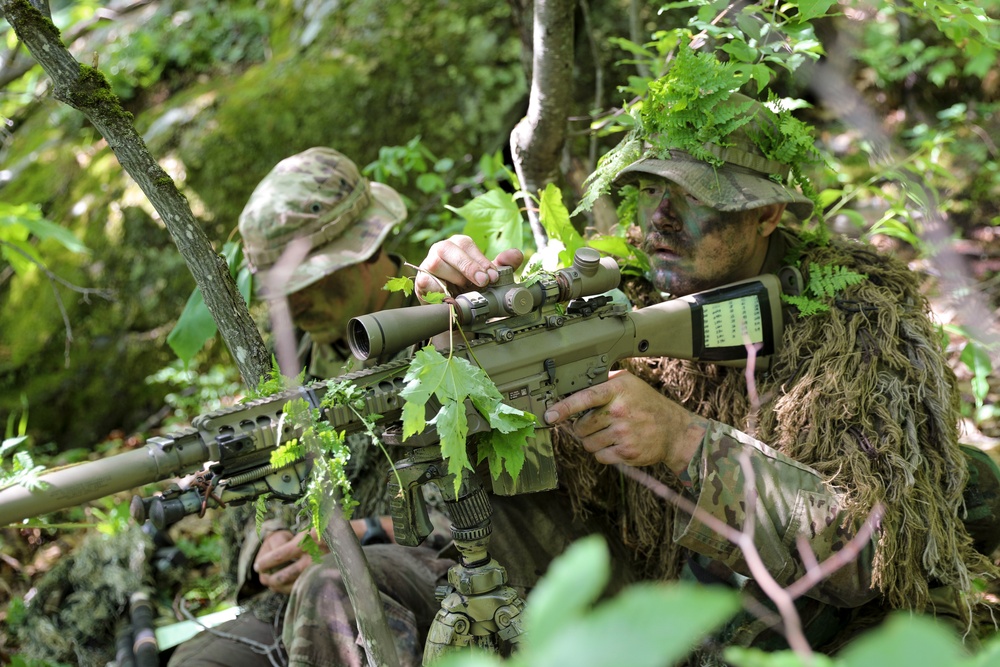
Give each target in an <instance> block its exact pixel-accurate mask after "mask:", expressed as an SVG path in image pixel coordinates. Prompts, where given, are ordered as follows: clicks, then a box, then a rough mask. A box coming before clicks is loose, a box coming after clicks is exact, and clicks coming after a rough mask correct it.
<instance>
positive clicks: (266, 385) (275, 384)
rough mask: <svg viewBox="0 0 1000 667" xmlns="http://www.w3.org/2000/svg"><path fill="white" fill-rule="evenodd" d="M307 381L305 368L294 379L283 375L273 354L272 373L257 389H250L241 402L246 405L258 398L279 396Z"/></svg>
mask: <svg viewBox="0 0 1000 667" xmlns="http://www.w3.org/2000/svg"><path fill="white" fill-rule="evenodd" d="M305 379H306V370H305V369H304V368H303V369H302V370H301V371H300V372H299V374H298V375H297V376H296V377H294V378H290V377H286V376H285V375H282V373H281V369H280V368H279V367H278V360H277V359H276V358H275V356H274V355H273V354H272V355H271V372H270V373H269V374H268V375H266V376H264V377H262V378H261V379H260V382H259V383H258V384H257V386H256V387H252V388H250V389H249V390H248V391H247V394H246V396H245V397H244V398H243V400H242V401H240V402H241V403H246V402H248V401H252V400H254V399H257V398H265V397H267V396H273V395H275V394H279V393H281V392H283V391H285V390H286V389H289V388H291V387H299V386H301V385H302V384H303V383H304V382H305Z"/></svg>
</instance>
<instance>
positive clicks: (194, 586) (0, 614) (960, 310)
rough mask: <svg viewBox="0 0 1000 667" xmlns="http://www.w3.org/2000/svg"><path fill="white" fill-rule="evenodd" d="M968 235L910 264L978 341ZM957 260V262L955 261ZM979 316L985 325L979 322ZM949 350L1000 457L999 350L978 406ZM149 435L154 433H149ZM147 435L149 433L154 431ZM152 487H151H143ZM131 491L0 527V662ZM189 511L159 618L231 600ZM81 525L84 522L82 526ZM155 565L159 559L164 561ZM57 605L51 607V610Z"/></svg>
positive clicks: (984, 279)
mask: <svg viewBox="0 0 1000 667" xmlns="http://www.w3.org/2000/svg"><path fill="white" fill-rule="evenodd" d="M969 236H970V240H966V241H961V242H958V243H956V244H954V247H955V249H956V250H957V252H958V257H959V259H960V261H959V262H958V263H957V264H951V265H950V266H951V269H941V268H939V267H936V266H930V265H926V264H921V263H918V262H916V261H913V265H914V267H915V268H918V269H920V270H923V271H924V272H926V273H927V274H928V275H930V276H932V277H933V280H932V282H931V284H930V285H931V286H930V288H929V290H928V294H929V296H930V298H931V305H932V310H933V312H934V314H935V317H936V318H937V319H938V321H939V322H940V323H941V324H942V325H946V330H947V329H948V326H949V325H959V324H965V325H966V327H967V328H973V329H976V326H977V325H978V327H979V328H978V329H976V331H977V334H976V335H977V336H982V339H983V340H984V341H988V340H992V341H1000V323H998V313H997V304H1000V231H998V230H996V229H994V228H983V229H980V230H976V231H975V232H974V233H971V234H969ZM875 241H876V244H877V245H880V246H881V247H882V248H883V249H884V250H887V251H889V252H892V253H894V254H897V255H901V256H903V257H904V258H908V256H909V255H910V254H911V253H909V252H908V251H907V250H906V248H904V247H902V246H900V245H899V244H898V243H896V242H894V241H892V240H891V239H876V240H875ZM956 267H957V268H956ZM962 272H964V273H966V274H967V276H968V278H969V279H970V280H971V281H972V284H974V285H975V288H974V289H972V290H968V291H966V292H963V294H962V296H961V298H955V297H953V296H952V297H941V296H939V295H938V292H939V291H940V290H938V289H936V288H935V287H934V285H935V284H941V285H943V284H946V283H948V282H949V281H952V280H954V279H955V278H956V277H958V274H959V273H962ZM984 323H985V326H983V325H984ZM949 340H950V343H949V345H948V348H947V350H948V357H949V360H950V362H951V365H952V367H953V369H954V371H955V374H956V376H957V378H958V380H959V385H960V387H961V392H962V396H963V411H964V413H965V416H964V419H963V424H962V429H963V431H962V432H963V437H962V439H963V441H964V442H966V443H968V444H972V445H976V446H978V447H979V448H981V449H983V450H984V451H987V452H989V453H990V454H991V455H992V456H993V458H994V460H997V461H998V463H1000V354H998V353H997V352H996V351H994V352H993V353H992V354H991V355H990V356H991V357H992V361H993V368H992V370H991V371H990V374H989V376H988V381H989V388H990V389H989V392H988V393H987V394H986V395H985V396H983V397H982V407H980V408H978V410H977V408H976V401H975V398H974V392H973V381H974V374H973V372H972V371H971V369H970V368H969V366H968V364H967V363H966V362H965V361H963V355H962V351H963V349H964V346H965V345H966V344H967V342H968V339H967V338H964V337H962V336H959V335H957V334H955V333H954V332H953V331H952V332H951V333H949ZM153 434H155V433H153ZM153 434H150V435H153ZM142 442H143V438H142V437H140V436H138V435H127V434H124V433H120V432H116V433H111V434H109V435H108V439H107V443H106V444H105V446H106V447H107V451H106V452H105V455H111V454H114V453H117V452H119V451H125V450H127V449H131V448H134V447H137V446H141V444H142ZM149 490H155V489H147V491H149ZM131 495H132V494H131V492H129V493H123V494H118V495H117V496H115V497H113V498H111V499H104V500H102V501H95V502H94V503H89V504H88V505H87V507H86V508H84V509H83V510H82V511H80V510H77V511H75V512H72V513H56V514H54V515H52V516H51V517H48V519H47V520H48V521H49V522H50V523H54V524H56V523H57V524H59V525H62V524H64V523H65V522H69V523H72V524H75V527H70V528H40V527H31V528H14V527H7V528H0V547H2V548H0V602H2V607H0V621H3V623H2V625H0V664H10V663H11V660H12V657H13V656H15V655H17V654H18V653H19V652H20V650H21V649H22V646H21V645H20V640H19V638H18V636H17V635H16V633H15V632H14V630H13V628H14V627H16V625H17V622H18V620H19V618H17V617H19V614H20V613H21V612H20V601H21V600H30V599H31V598H32V596H33V595H34V594H35V593H36V592H37V590H38V585H39V582H41V581H44V578H45V577H46V575H47V573H50V572H51V571H52V570H53V568H54V567H56V566H57V564H59V563H60V562H62V561H65V560H66V558H67V557H72V556H73V554H75V553H76V552H77V551H78V549H79V548H80V545H81V543H82V542H83V541H84V540H85V539H86V538H87V536H88V535H92V534H93V533H95V532H100V531H104V532H107V531H108V530H114V529H113V528H110V527H109V526H111V525H113V524H114V523H115V522H116V521H117V522H118V523H119V525H120V523H121V522H122V521H126V522H127V521H128V518H127V507H128V503H129V501H130V500H131ZM206 519H207V520H205V519H198V518H197V517H188V518H186V519H184V520H183V521H181V522H180V523H179V524H177V525H175V526H174V527H173V528H171V530H170V539H171V541H172V542H173V543H174V544H176V545H177V546H178V547H180V551H181V552H182V554H183V555H180V556H177V555H176V553H175V554H174V555H175V557H176V558H177V559H178V562H179V563H183V565H181V566H180V568H181V571H178V572H174V573H173V574H172V575H171V576H169V577H162V578H161V577H158V578H157V582H158V585H159V584H160V583H163V586H164V590H160V591H158V593H159V607H160V609H159V612H160V618H159V619H158V621H157V622H158V623H159V624H163V623H169V622H171V621H173V620H178V621H179V620H184V618H185V615H184V613H183V612H181V611H180V607H181V606H184V607H186V608H188V609H189V611H190V612H191V613H195V614H200V613H205V612H206V611H211V610H214V609H217V608H218V604H219V603H220V602H221V603H222V604H226V603H227V602H231V601H232V595H231V590H230V589H228V588H227V587H226V585H225V577H224V576H223V574H222V573H221V572H220V569H219V566H218V560H219V553H220V550H219V544H218V536H217V535H214V533H213V527H214V524H215V522H214V521H213V520H211V517H206ZM81 526H82V527H81ZM160 565H163V564H162V563H161V564H160ZM54 611H55V610H53V613H54Z"/></svg>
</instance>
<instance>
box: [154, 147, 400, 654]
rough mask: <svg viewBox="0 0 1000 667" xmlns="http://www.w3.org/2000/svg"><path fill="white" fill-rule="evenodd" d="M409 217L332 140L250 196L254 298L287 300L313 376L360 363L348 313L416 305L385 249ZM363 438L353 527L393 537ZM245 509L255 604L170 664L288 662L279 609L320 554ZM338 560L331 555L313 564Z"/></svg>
mask: <svg viewBox="0 0 1000 667" xmlns="http://www.w3.org/2000/svg"><path fill="white" fill-rule="evenodd" d="M405 217H406V208H405V206H404V205H403V201H402V199H401V198H400V196H399V194H398V193H396V191H395V190H393V189H392V188H390V187H389V186H387V185H383V184H382V183H372V182H369V181H368V180H367V179H366V178H364V177H362V176H361V174H360V173H359V171H358V168H357V166H356V165H355V164H354V162H352V161H351V160H350V159H348V158H347V157H345V156H344V155H342V154H341V153H339V152H337V151H335V150H333V149H331V148H325V147H317V148H311V149H309V150H306V151H304V152H302V153H299V154H296V155H293V156H291V157H289V158H286V159H285V160H282V161H281V162H279V163H278V164H277V165H276V166H275V167H274V169H273V170H272V171H271V172H270V173H269V174H268V175H267V176H266V177H265V178H264V179H263V180H262V181H261V182H260V183H259V184H258V186H257V188H256V189H255V190H254V192H253V194H252V195H251V196H250V199H249V201H248V202H247V205H246V207H245V208H244V209H243V212H242V214H241V215H240V220H239V228H240V233H241V235H242V236H243V243H244V249H245V251H246V256H247V260H248V263H249V265H250V268H251V270H252V272H253V273H254V275H255V278H256V280H255V285H256V292H257V296H258V297H259V298H261V299H264V300H268V301H272V302H273V301H275V300H281V299H287V303H288V308H289V311H290V315H291V318H292V320H293V322H294V325H295V326H296V328H297V329H298V331H297V332H296V333H297V340H298V342H297V356H298V363H299V367H300V368H305V369H306V373H307V376H308V379H320V378H329V377H336V376H338V375H340V374H342V373H343V372H345V370H346V367H345V364H347V363H348V360H350V359H352V358H351V354H350V349H349V347H348V345H347V341H346V336H345V332H346V330H347V323H348V321H349V320H350V318H351V317H354V316H357V315H363V314H365V313H369V312H375V311H378V310H385V309H389V308H397V307H402V306H407V305H413V304H412V303H411V301H412V300H411V299H409V298H406V297H404V296H402V294H401V293H398V292H397V293H390V292H387V291H385V290H383V289H381V288H382V286H383V285H384V284H385V282H386V280H387V279H389V278H391V277H396V276H401V275H407V276H410V277H412V276H413V271H412V269H410V268H408V267H405V266H404V261H403V259H402V258H401V257H398V256H395V255H391V254H388V253H386V252H384V251H383V250H382V248H381V246H382V244H383V242H384V240H385V239H386V237H387V236H388V234H389V233H390V232H391V231H392V229H393V227H394V226H395V225H397V224H398V223H399V222H401V221H402V220H403V219H404V218H405ZM296 243H298V244H300V246H299V249H298V251H299V253H300V256H303V258H302V259H301V260H300V261H298V262H296V263H295V264H294V266H285V264H287V262H284V263H283V262H282V258H283V256H284V255H285V253H289V255H291V254H292V253H293V252H294V250H290V248H292V247H293V246H294V245H295V244H296ZM385 361H388V359H373V360H370V361H369V362H367V363H369V364H372V365H373V364H375V363H384V362H385ZM356 436H357V437H356V438H354V440H353V441H349V444H350V446H351V450H352V459H351V464H350V465H351V468H350V474H351V476H352V478H353V480H352V481H353V482H354V487H355V488H354V491H355V496H356V497H357V498H359V499H360V500H361V501H362V507H361V510H362V516H365V515H367V516H368V518H365V519H355V520H354V521H352V525H353V527H354V529H355V532H356V534H357V535H358V537H359V538H360V539H361V540H362V542H363V543H366V544H367V543H380V542H388V541H389V540H390V539H391V535H390V534H391V531H392V522H391V520H390V519H389V518H388V517H386V516H384V514H385V504H386V502H387V501H386V499H385V498H384V496H385V469H386V467H387V462H386V460H385V456H384V455H383V454H382V453H381V452H380V451H376V448H374V447H371V446H370V443H369V442H368V439H367V438H366V437H365V436H364V435H363V434H356ZM362 471H363V472H364V473H365V474H361V473H362ZM241 509H242V508H241ZM247 514H249V512H245V511H244V512H238V511H232V510H231V511H229V512H228V513H226V514H225V515H224V516H223V521H224V522H226V523H227V524H234V523H238V524H239V525H245V530H241V531H240V532H241V533H243V535H242V538H243V539H242V540H241V545H235V546H236V547H240V546H241V548H239V549H238V551H239V556H238V559H236V558H234V559H233V560H234V561H235V563H234V565H235V566H236V570H237V572H236V578H237V580H238V584H239V586H240V595H239V600H240V602H241V603H242V604H248V602H249V601H251V600H252V601H253V602H252V603H251V604H250V605H249V606H250V611H247V612H244V613H243V614H241V616H240V617H239V618H237V619H236V620H234V621H231V622H229V623H226V624H224V625H222V626H220V627H218V628H215V629H214V630H213V631H210V632H204V633H202V634H201V635H199V636H197V637H196V638H195V639H193V640H191V641H189V642H187V643H185V644H183V645H181V646H180V647H179V648H177V649H176V650H175V651H174V653H173V655H172V656H171V662H170V664H171V665H213V666H219V665H239V667H251V666H252V665H262V666H263V665H271V664H272V660H274V661H277V662H281V661H284V655H283V653H284V649H283V647H282V646H281V644H280V642H279V641H278V637H279V636H280V623H278V622H274V618H273V617H275V616H278V620H280V612H279V609H280V607H281V606H284V605H285V604H287V599H288V598H287V596H288V593H290V592H291V590H292V587H293V585H294V584H295V582H296V581H297V580H298V578H299V575H300V574H301V573H302V572H303V571H304V570H306V569H307V568H308V567H310V566H311V565H313V563H312V559H311V558H310V557H309V556H308V555H306V554H305V553H304V552H303V551H302V549H301V548H300V547H299V543H300V541H301V539H302V538H303V537H304V534H302V533H297V532H295V531H294V530H292V529H291V528H290V527H289V522H290V521H291V520H292V519H293V517H290V516H280V517H279V516H275V517H273V518H270V519H268V520H266V521H265V522H264V524H263V525H262V526H261V530H260V533H259V535H258V531H257V526H256V521H255V520H253V519H250V520H249V521H247V518H246V515H247ZM278 514H282V513H281V512H278ZM284 514H287V513H284ZM240 522H242V523H240ZM229 546H230V547H232V546H233V545H229ZM234 551H235V549H234ZM333 567H334V566H333V564H332V559H331V561H330V562H325V561H324V563H323V564H322V565H320V566H317V567H316V568H315V569H317V570H322V569H329V568H333ZM265 593H266V594H265ZM251 612H253V613H251ZM247 640H249V641H247Z"/></svg>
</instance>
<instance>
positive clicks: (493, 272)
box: [418, 235, 499, 287]
mask: <svg viewBox="0 0 1000 667" xmlns="http://www.w3.org/2000/svg"><path fill="white" fill-rule="evenodd" d="M420 268H421V269H423V270H425V271H427V272H429V273H432V274H434V275H435V276H437V277H438V278H440V279H441V280H444V281H445V282H449V283H452V284H453V285H457V286H459V287H463V286H468V285H475V286H476V287H485V286H486V285H488V284H489V283H490V282H491V281H493V280H496V279H497V276H499V274H498V273H497V269H496V266H495V265H494V264H493V262H491V261H490V260H489V259H487V258H486V255H484V254H483V253H482V252H481V251H480V250H479V248H477V247H476V244H475V242H474V241H473V240H472V239H471V238H470V237H468V236H462V235H459V236H453V237H451V238H450V239H448V240H446V241H438V242H437V243H435V244H434V245H432V246H431V248H430V251H429V252H428V254H427V257H426V258H425V259H424V261H423V262H421V264H420ZM418 282H419V283H420V284H421V285H423V286H425V287H429V285H427V283H429V282H431V281H430V279H429V278H425V279H424V280H420V278H419V276H418Z"/></svg>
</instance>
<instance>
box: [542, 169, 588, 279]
mask: <svg viewBox="0 0 1000 667" xmlns="http://www.w3.org/2000/svg"><path fill="white" fill-rule="evenodd" d="M538 221H539V223H541V225H542V227H544V228H545V232H546V233H547V234H548V235H549V238H550V239H557V240H559V241H562V243H563V245H564V246H566V249H565V250H563V251H562V252H560V253H559V259H560V263H561V264H562V266H570V265H572V263H573V255H574V254H575V253H576V250H577V248H582V247H583V246H585V245H586V244H587V242H586V241H584V240H583V237H582V236H581V235H580V233H579V232H578V231H576V228H575V227H573V223H571V222H570V220H569V210H568V209H567V208H566V205H565V204H563V199H562V190H560V189H559V188H558V187H557V186H556V184H555V183H549V184H548V185H546V186H545V189H544V190H542V195H541V200H540V202H539V205H538Z"/></svg>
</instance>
